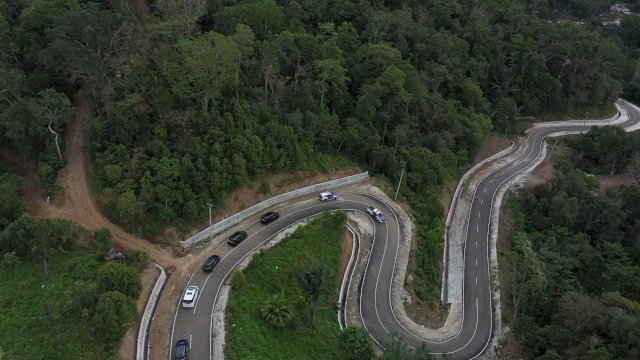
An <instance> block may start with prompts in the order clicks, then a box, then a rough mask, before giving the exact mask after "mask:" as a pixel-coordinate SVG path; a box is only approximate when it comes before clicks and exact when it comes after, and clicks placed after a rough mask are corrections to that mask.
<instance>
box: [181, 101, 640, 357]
mask: <svg viewBox="0 0 640 360" xmlns="http://www.w3.org/2000/svg"><path fill="white" fill-rule="evenodd" d="M617 105H618V108H619V110H620V111H621V113H622V114H623V115H625V113H626V114H627V116H628V120H626V121H625V122H624V123H621V124H618V125H619V126H622V127H625V128H627V127H631V126H634V125H637V124H638V122H640V109H638V108H637V107H634V106H632V105H629V104H628V103H626V102H623V101H619V102H618V103H617ZM591 126H592V125H591V124H590V123H589V122H588V121H581V120H580V121H573V122H559V123H549V124H546V125H545V126H540V127H534V128H533V130H532V131H531V132H530V133H529V134H528V136H527V138H526V143H525V145H524V146H525V148H524V151H522V152H521V153H520V155H519V156H518V157H516V158H515V160H513V161H512V162H510V163H508V164H506V165H504V166H502V167H500V168H498V169H495V170H494V171H493V172H491V173H490V174H489V175H488V176H486V177H485V178H484V179H483V180H482V181H480V183H479V184H478V186H477V188H476V190H475V194H474V196H473V200H472V203H471V207H470V211H469V214H468V226H467V229H466V232H465V233H466V242H465V244H466V245H465V249H464V284H463V317H462V325H461V327H460V330H459V332H458V333H457V334H456V335H454V336H453V337H451V338H450V339H447V340H445V341H430V340H429V339H422V338H420V337H419V336H418V335H416V334H414V333H413V332H412V331H411V330H410V329H409V327H411V326H405V325H403V324H402V323H401V322H400V321H399V320H398V319H397V318H396V315H395V314H394V311H393V307H392V306H391V295H390V294H391V284H392V280H393V277H394V271H395V267H396V259H397V254H398V249H399V246H400V236H401V233H400V225H399V223H398V217H397V215H396V214H395V213H394V211H393V210H392V208H391V207H389V206H388V205H387V204H386V203H384V202H383V201H381V200H379V199H376V198H373V197H371V196H368V195H364V194H345V193H341V194H339V195H340V199H339V200H338V201H335V202H329V203H321V202H319V201H318V200H317V199H316V198H313V199H311V198H309V197H307V198H302V200H301V201H299V202H297V203H295V204H293V205H289V206H287V207H283V208H275V210H277V211H279V212H280V215H281V217H280V219H279V220H278V221H276V222H274V223H272V224H270V225H267V226H264V225H262V224H261V223H260V222H259V221H258V219H257V218H256V219H255V221H254V222H252V223H250V224H249V225H247V226H246V227H244V228H242V230H244V231H246V232H247V233H248V234H249V237H248V238H247V239H246V240H245V241H244V242H243V243H241V244H240V245H238V246H237V247H235V248H232V247H230V246H228V245H227V244H226V242H225V243H222V244H221V245H219V246H218V247H217V248H216V249H214V251H213V252H212V253H215V254H218V255H220V256H221V257H222V261H221V262H220V264H219V265H218V266H217V267H216V268H215V269H214V271H213V272H211V273H205V272H203V271H201V270H198V271H196V272H194V274H193V275H192V277H191V279H190V280H189V284H188V285H197V286H199V287H200V289H201V293H200V296H199V297H198V302H197V303H196V307H195V308H193V309H184V308H182V307H180V306H179V305H180V304H179V301H180V299H176V302H177V304H176V307H177V312H176V318H175V321H174V325H173V328H172V333H171V346H172V347H173V345H174V344H175V342H176V341H177V340H178V339H188V340H190V343H191V359H194V360H205V359H217V358H219V357H220V354H214V353H212V345H211V338H212V336H213V335H214V334H212V333H211V331H212V317H213V305H214V303H215V300H216V298H217V296H218V293H219V291H220V288H221V286H222V284H223V282H224V281H225V279H226V278H227V277H228V276H229V275H230V274H231V272H232V271H233V269H234V268H235V267H236V265H237V264H238V263H239V262H241V261H242V259H244V258H245V257H246V256H247V255H248V254H249V253H251V252H252V251H254V250H255V249H257V248H258V247H260V245H261V244H263V243H264V242H266V241H267V240H269V239H270V238H271V237H273V236H275V235H276V234H277V233H278V232H280V231H281V230H282V229H284V228H285V227H287V226H289V225H291V224H293V223H295V222H297V221H300V220H302V219H304V218H307V217H309V216H312V215H315V214H318V213H321V212H326V211H331V210H354V211H362V212H364V211H365V208H366V206H367V205H374V206H376V207H378V208H379V209H380V210H381V211H382V212H383V213H385V214H386V215H387V222H386V223H384V224H375V225H374V227H375V231H374V239H373V246H372V248H371V252H370V254H369V259H368V262H367V268H366V271H365V275H364V279H363V281H362V285H361V296H360V313H361V317H362V320H363V322H364V325H365V328H366V329H367V331H368V332H369V333H370V334H371V336H372V338H373V339H374V340H375V341H376V342H377V343H378V344H381V345H386V344H389V343H390V341H391V334H394V336H396V337H399V338H401V339H402V340H403V341H404V342H405V343H406V344H407V345H409V346H410V347H412V348H416V347H418V346H420V345H421V344H423V343H424V344H425V345H426V346H427V348H428V349H429V350H430V351H431V352H433V353H447V354H449V355H450V357H451V358H453V359H474V358H476V357H478V356H479V355H480V354H482V353H483V352H484V350H485V349H486V347H487V346H488V344H489V341H490V339H491V334H492V331H493V315H492V314H493V311H492V302H491V291H490V286H489V285H490V277H489V236H490V230H491V227H492V224H491V215H492V214H491V211H492V204H493V203H494V199H495V196H496V194H497V193H498V190H499V189H500V187H501V186H502V185H503V184H505V183H507V182H508V181H509V180H510V179H512V178H513V177H515V176H517V175H518V174H519V173H521V172H522V171H524V170H526V169H528V168H530V167H531V166H532V164H534V163H535V162H536V161H537V160H538V159H539V158H540V156H541V154H542V148H543V143H544V139H545V138H546V137H548V136H553V135H554V134H558V133H563V132H579V131H583V130H586V129H588V128H589V127H591ZM237 230H241V229H240V228H238V229H237ZM172 350H173V349H172ZM169 356H170V359H173V357H172V356H173V355H172V352H170V355H169Z"/></svg>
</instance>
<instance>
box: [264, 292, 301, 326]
mask: <svg viewBox="0 0 640 360" xmlns="http://www.w3.org/2000/svg"><path fill="white" fill-rule="evenodd" d="M260 313H261V314H262V317H263V318H264V320H265V321H266V322H267V323H269V324H270V325H272V326H275V327H279V328H283V327H285V326H287V324H289V322H290V321H291V319H293V313H292V311H291V308H290V307H289V304H288V303H287V299H286V298H285V295H284V290H282V291H281V292H280V293H279V294H275V295H273V296H271V298H269V300H268V301H267V302H266V303H265V305H264V306H263V307H262V309H260Z"/></svg>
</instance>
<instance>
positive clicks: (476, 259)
mask: <svg viewBox="0 0 640 360" xmlns="http://www.w3.org/2000/svg"><path fill="white" fill-rule="evenodd" d="M476 266H478V258H476Z"/></svg>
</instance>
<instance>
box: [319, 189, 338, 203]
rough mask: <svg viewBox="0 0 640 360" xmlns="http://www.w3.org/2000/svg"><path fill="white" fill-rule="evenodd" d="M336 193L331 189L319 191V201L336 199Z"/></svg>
mask: <svg viewBox="0 0 640 360" xmlns="http://www.w3.org/2000/svg"><path fill="white" fill-rule="evenodd" d="M337 199H338V195H337V194H336V193H334V192H331V191H325V192H321V193H320V201H333V200H337Z"/></svg>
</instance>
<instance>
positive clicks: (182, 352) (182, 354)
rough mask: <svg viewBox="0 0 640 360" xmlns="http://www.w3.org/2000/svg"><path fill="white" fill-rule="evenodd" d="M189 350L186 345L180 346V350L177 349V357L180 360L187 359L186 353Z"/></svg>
mask: <svg viewBox="0 0 640 360" xmlns="http://www.w3.org/2000/svg"><path fill="white" fill-rule="evenodd" d="M186 350H187V347H186V346H184V345H179V346H178V348H177V349H176V356H177V357H178V358H179V359H182V358H184V357H185V352H186Z"/></svg>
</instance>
